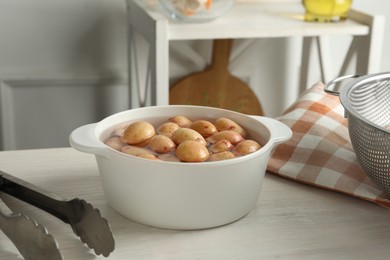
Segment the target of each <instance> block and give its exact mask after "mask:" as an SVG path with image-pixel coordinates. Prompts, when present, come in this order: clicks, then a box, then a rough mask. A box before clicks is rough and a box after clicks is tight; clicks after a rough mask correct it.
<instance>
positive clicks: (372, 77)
mask: <svg viewBox="0 0 390 260" xmlns="http://www.w3.org/2000/svg"><path fill="white" fill-rule="evenodd" d="M385 79H386V80H389V81H390V72H380V73H373V74H368V75H364V76H360V77H358V78H356V79H354V80H351V81H349V82H347V83H346V84H345V86H344V87H342V88H341V89H340V95H339V97H340V102H341V104H342V106H343V107H344V109H345V110H346V111H347V112H348V114H352V115H353V116H354V117H356V118H358V119H359V120H362V121H363V122H365V123H366V124H368V125H370V126H372V127H375V128H377V129H379V130H382V131H384V132H385V133H390V129H387V128H385V127H383V126H380V125H377V124H375V123H373V122H371V121H370V120H368V119H366V118H364V117H363V116H362V115H360V114H359V113H358V112H357V111H356V110H355V109H354V108H353V107H352V105H351V103H350V102H349V95H350V93H351V91H352V90H353V89H355V88H357V87H360V86H361V85H365V84H369V83H372V82H378V81H383V80H385Z"/></svg>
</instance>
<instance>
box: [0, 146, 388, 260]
mask: <svg viewBox="0 0 390 260" xmlns="http://www.w3.org/2000/svg"><path fill="white" fill-rule="evenodd" d="M0 170H2V171H5V172H7V173H9V174H12V175H15V176H17V177H19V178H22V179H24V180H26V181H28V182H31V183H33V184H35V185H38V186H40V187H41V188H43V189H47V190H49V191H52V192H55V193H57V194H59V195H61V196H63V197H66V198H74V197H79V198H83V199H85V200H87V201H88V202H90V203H92V204H93V205H94V206H95V207H97V208H98V209H99V210H100V211H101V213H102V215H103V216H105V217H106V218H107V219H108V221H109V223H110V225H111V228H112V230H113V233H114V236H115V243H116V248H115V250H114V252H113V253H112V254H111V255H110V256H109V259H289V260H290V259H300V260H302V259H326V260H328V259H354V260H356V259H389V257H390V211H389V210H388V209H385V208H382V207H380V206H377V205H375V204H372V203H369V202H366V201H363V200H360V199H356V198H352V197H348V196H346V195H343V194H338V193H335V192H331V191H326V190H321V189H318V188H314V187H310V186H307V185H304V184H299V183H295V182H292V181H289V180H286V179H283V178H280V177H276V176H273V175H271V174H266V177H265V181H264V183H263V189H262V192H261V194H260V197H259V200H258V203H257V206H256V208H255V209H253V211H252V212H250V213H249V214H248V215H247V216H246V217H244V218H242V219H241V220H239V221H236V222H234V223H232V224H229V225H226V226H223V227H218V228H213V229H207V230H199V231H173V230H162V229H158V228H152V227H147V226H144V225H141V224H137V223H135V222H132V221H131V220H128V219H125V218H123V217H121V216H120V215H119V214H117V213H116V212H115V211H114V210H113V209H112V208H111V207H110V206H109V205H108V204H107V202H106V200H105V197H104V194H103V191H102V188H101V185H100V177H99V173H98V169H97V166H96V161H95V158H94V156H93V155H90V154H84V153H81V152H78V151H76V150H74V149H72V148H54V149H39V150H19V151H3V152H0ZM2 197H3V198H4V197H6V198H4V199H7V201H8V202H9V203H11V206H12V208H13V209H14V210H20V211H23V212H24V213H26V214H27V215H28V216H29V217H30V218H33V219H35V220H36V221H37V222H38V223H40V224H43V225H45V226H46V228H47V229H48V231H49V233H51V234H52V235H53V236H54V237H55V239H56V240H57V242H58V244H59V248H60V251H61V253H62V255H63V256H64V259H104V257H102V256H99V257H97V256H95V255H94V253H93V251H92V250H89V249H88V248H87V247H86V246H84V245H83V244H82V243H81V242H80V240H79V239H78V238H77V237H76V236H75V235H74V234H73V232H72V230H71V228H70V226H68V225H67V224H64V223H63V222H61V221H60V220H58V219H56V218H54V217H52V216H51V215H49V214H47V213H45V212H43V211H41V210H39V209H36V208H34V207H32V206H31V205H28V204H25V203H23V202H20V201H17V200H16V199H14V198H12V197H8V196H5V195H3V196H2ZM4 206H5V205H4V203H2V205H1V207H4ZM0 259H7V260H12V259H21V256H20V255H19V253H18V251H17V250H16V248H15V247H14V246H13V244H12V243H11V242H10V241H9V240H8V239H7V237H6V236H5V235H4V234H3V233H0Z"/></svg>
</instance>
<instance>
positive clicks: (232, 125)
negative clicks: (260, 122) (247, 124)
mask: <svg viewBox="0 0 390 260" xmlns="http://www.w3.org/2000/svg"><path fill="white" fill-rule="evenodd" d="M215 126H216V127H217V129H218V130H219V131H224V130H232V131H236V132H237V133H239V134H240V135H241V136H242V137H244V138H245V137H246V136H247V132H246V131H245V129H244V128H242V127H241V126H240V125H239V124H237V123H236V122H234V121H233V120H231V119H228V118H224V117H221V118H218V119H217V120H215Z"/></svg>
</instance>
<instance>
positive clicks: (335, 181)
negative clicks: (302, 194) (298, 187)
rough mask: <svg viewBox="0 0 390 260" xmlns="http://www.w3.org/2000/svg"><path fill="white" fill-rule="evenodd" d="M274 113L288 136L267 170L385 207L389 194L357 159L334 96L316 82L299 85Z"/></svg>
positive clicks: (342, 109)
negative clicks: (299, 93)
mask: <svg viewBox="0 0 390 260" xmlns="http://www.w3.org/2000/svg"><path fill="white" fill-rule="evenodd" d="M277 119H278V120H280V121H281V122H283V123H285V124H286V125H288V126H289V127H290V128H291V130H292V131H293V136H292V138H291V139H290V140H289V141H287V142H286V143H283V144H280V145H278V146H277V147H276V149H275V150H274V151H273V154H272V156H271V158H270V160H269V164H268V172H271V173H274V174H277V175H280V176H283V177H286V178H289V179H292V180H295V181H298V182H303V183H306V184H310V185H313V186H316V187H320V188H324V189H329V190H333V191H338V192H341V193H345V194H348V195H352V196H355V197H358V198H361V199H365V200H368V201H371V202H374V203H377V204H379V205H381V206H385V207H390V197H389V196H387V195H386V194H384V193H383V192H381V191H380V190H379V189H378V188H377V187H376V186H375V184H374V183H373V182H372V181H371V180H370V179H369V178H368V177H367V175H366V174H365V173H364V171H363V169H362V168H361V167H360V165H359V163H358V161H357V158H356V156H355V153H354V152H353V148H352V145H351V141H350V138H349V133H348V125H347V119H346V118H344V108H343V106H342V105H341V104H340V101H339V97H336V96H333V95H329V94H327V93H325V92H324V85H323V84H322V83H318V84H316V85H314V86H313V87H311V88H310V89H308V90H307V91H305V92H304V93H303V94H302V96H301V97H300V98H299V99H298V100H297V101H296V102H295V103H294V104H293V105H292V106H291V107H290V108H288V109H287V110H286V111H285V113H283V115H282V116H280V117H278V118H277Z"/></svg>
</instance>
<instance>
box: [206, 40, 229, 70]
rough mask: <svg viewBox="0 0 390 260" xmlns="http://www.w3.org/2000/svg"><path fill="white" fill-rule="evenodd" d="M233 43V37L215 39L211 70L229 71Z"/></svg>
mask: <svg viewBox="0 0 390 260" xmlns="http://www.w3.org/2000/svg"><path fill="white" fill-rule="evenodd" d="M232 44H233V40H232V39H217V40H214V41H213V56H212V61H211V66H210V69H211V70H222V71H223V70H225V71H226V72H228V71H229V60H230V51H231V48H232Z"/></svg>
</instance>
